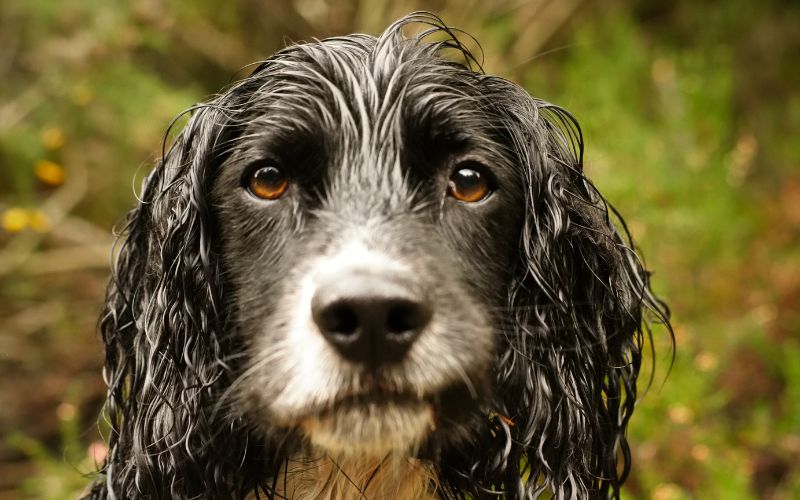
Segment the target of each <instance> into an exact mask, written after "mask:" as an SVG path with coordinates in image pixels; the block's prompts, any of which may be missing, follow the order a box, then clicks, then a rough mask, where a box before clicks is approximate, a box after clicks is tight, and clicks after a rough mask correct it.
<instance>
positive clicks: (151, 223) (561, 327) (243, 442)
mask: <svg viewBox="0 0 800 500" xmlns="http://www.w3.org/2000/svg"><path fill="white" fill-rule="evenodd" d="M415 22H416V23H422V24H423V25H426V26H428V27H429V28H430V29H428V30H427V31H426V32H423V33H422V34H420V35H418V36H415V37H410V38H408V37H405V36H404V35H403V33H402V28H403V27H404V26H405V25H408V24H410V23H415ZM428 35H437V36H442V37H443V38H444V39H443V41H438V42H436V41H429V40H428V39H427V38H426V37H427V36H428ZM451 49H455V52H456V53H457V54H460V55H461V56H463V57H464V58H466V60H467V61H473V62H474V58H473V57H472V55H471V54H470V53H469V52H468V51H467V50H466V49H464V47H463V46H462V45H461V44H460V42H458V40H457V39H456V37H455V36H454V35H453V32H452V30H450V29H449V28H448V27H447V26H445V25H444V24H443V23H442V22H441V20H439V19H438V18H436V17H435V16H432V15H430V14H424V13H417V14H413V15H410V16H408V17H406V18H403V19H401V20H399V21H397V22H396V23H395V24H393V25H392V26H390V27H389V28H387V30H386V31H385V32H384V33H383V34H381V35H379V36H377V37H371V36H366V35H351V36H346V37H339V38H332V39H328V40H323V41H319V42H313V43H309V44H303V45H295V46H292V47H289V48H287V49H285V50H283V51H281V52H279V53H277V54H276V55H274V56H272V57H270V58H269V59H268V60H266V61H265V62H263V63H262V64H261V65H260V66H258V67H257V68H256V69H255V70H254V72H253V73H252V74H251V75H250V76H249V77H247V78H245V79H243V80H242V81H240V82H238V83H236V84H235V85H233V86H232V87H231V88H229V89H227V90H226V91H225V92H223V93H222V94H220V95H218V96H217V97H216V98H214V99H213V100H212V101H210V102H208V103H205V104H201V105H198V106H196V107H195V108H193V110H192V111H193V112H192V116H191V118H190V119H189V121H188V123H187V124H186V126H185V127H184V128H183V129H182V131H181V132H180V134H179V135H178V136H177V138H176V139H175V141H174V143H173V144H172V146H171V147H170V149H169V150H168V151H166V152H165V153H164V155H163V157H162V161H161V162H160V163H159V164H158V165H157V166H156V168H155V169H154V170H153V172H152V173H151V174H150V175H149V176H148V177H147V179H146V181H145V183H144V188H143V190H142V193H141V200H140V203H139V205H138V206H137V207H136V208H135V209H134V210H133V211H132V212H131V214H130V215H129V220H128V225H127V227H126V231H125V233H124V241H123V244H122V246H121V248H120V251H119V255H118V258H117V261H116V264H115V269H114V275H113V278H112V281H111V283H110V285H109V291H108V296H107V299H106V304H105V308H104V311H103V316H102V317H101V321H100V328H101V331H102V335H103V341H104V343H105V345H106V363H105V372H104V374H105V376H106V381H107V383H108V385H109V397H108V401H107V407H106V410H107V420H108V422H109V425H110V427H111V432H110V435H109V455H108V457H109V458H108V459H107V461H106V463H105V464H104V467H103V471H102V472H103V474H104V480H103V481H102V482H98V483H97V484H96V485H95V486H94V489H93V495H94V496H95V497H97V498H107V497H109V496H113V495H116V497H117V498H133V497H141V496H145V497H152V498H170V497H173V498H186V497H190V498H192V497H210V498H231V497H233V498H241V497H246V496H247V495H249V494H252V493H253V492H263V493H266V494H267V496H269V497H274V496H275V495H282V494H283V493H282V492H285V491H288V490H287V489H286V488H285V487H284V488H281V487H280V486H279V485H278V484H277V483H278V481H279V478H281V477H283V478H284V483H285V482H286V477H287V476H288V475H289V474H290V471H291V470H296V469H294V468H292V467H290V466H289V463H290V461H291V460H292V457H297V456H300V457H315V456H323V457H324V456H327V457H329V458H331V459H332V460H336V461H338V460H339V459H341V458H346V459H348V460H345V462H347V461H349V463H354V462H358V461H359V460H362V459H366V461H367V462H368V463H371V464H372V465H370V466H371V467H372V466H374V464H375V463H376V461H377V462H379V463H382V462H381V457H384V456H386V455H392V457H396V456H400V457H402V458H401V462H403V461H405V462H403V463H406V465H407V462H408V459H409V457H411V458H412V459H413V460H416V462H415V463H422V464H423V468H424V469H425V470H426V471H427V473H430V475H432V476H435V479H434V480H433V481H432V482H433V483H435V484H436V485H438V490H437V491H438V492H439V493H441V496H445V497H455V498H463V497H465V496H471V497H472V498H483V497H485V496H486V495H487V494H490V493H491V494H503V495H505V496H506V497H508V498H531V497H538V496H539V495H541V494H542V493H543V492H545V491H549V492H551V493H552V494H553V496H554V497H556V498H587V497H607V496H618V495H619V490H620V486H621V484H622V483H623V482H624V480H625V478H626V476H627V474H628V471H629V467H630V464H631V461H630V452H629V449H628V445H627V439H626V435H625V430H626V426H627V423H628V419H629V418H630V416H631V414H632V412H633V409H634V404H635V401H636V394H637V388H636V383H637V378H638V375H639V369H640V364H641V357H642V349H643V346H644V345H645V343H646V342H647V341H648V339H649V338H650V329H649V324H650V322H651V320H653V319H655V320H657V321H660V322H662V323H663V324H664V325H665V326H666V328H667V330H668V331H669V332H670V333H671V330H670V327H669V322H668V313H669V311H668V310H667V308H666V307H665V306H664V305H663V304H662V303H661V302H660V301H659V300H658V299H657V298H656V297H655V296H654V295H653V294H652V292H651V291H650V287H649V274H648V272H647V271H646V270H645V269H644V268H643V267H642V265H641V263H640V262H639V260H638V258H637V255H636V253H635V251H634V247H633V242H632V240H631V239H630V236H629V235H628V234H627V232H626V231H625V230H624V227H625V226H624V223H623V224H621V227H622V230H621V231H620V230H618V229H617V228H616V227H615V225H614V224H613V223H612V221H611V216H610V214H611V215H614V214H616V212H615V211H614V210H613V209H610V207H609V205H608V204H607V203H606V201H605V199H604V198H603V197H602V196H601V194H600V193H599V192H598V191H597V190H596V189H595V188H594V186H593V185H592V183H591V182H590V181H589V180H588V179H587V178H586V177H585V176H584V174H583V170H582V167H583V165H582V161H583V158H582V156H583V141H582V137H581V132H580V128H579V127H578V124H577V122H576V121H575V119H574V118H572V116H571V115H569V113H567V112H566V111H564V110H562V109H561V108H558V107H556V106H554V105H552V104H549V103H546V102H544V101H541V100H539V99H535V98H533V97H531V96H530V95H528V94H527V92H525V91H524V90H523V89H521V88H520V87H518V86H517V85H515V84H513V83H511V82H509V81H507V80H504V79H502V78H498V77H494V76H490V75H486V74H484V73H482V72H479V71H474V70H473V69H472V68H471V67H469V66H470V65H469V64H467V65H466V66H464V65H461V64H457V63H455V62H452V61H451V60H450V59H447V58H446V57H444V56H443V53H444V52H447V51H448V50H451ZM353 457H355V459H354V458H353ZM394 463H396V462H394ZM303 467H305V464H303ZM301 468H302V467H301ZM362 472H364V470H362ZM373 472H375V471H369V470H367V472H366V474H365V476H364V480H365V481H366V483H369V481H371V478H373V477H374V474H373ZM427 473H426V474H427ZM377 475H378V476H381V474H377ZM389 476H391V477H394V478H395V479H397V478H399V479H397V481H395V484H402V483H403V482H404V481H405V479H404V477H405V476H403V475H402V474H399V475H398V474H388V475H387V476H386V477H389ZM418 477H422V481H421V482H420V483H418V484H417V486H419V488H417V489H414V488H412V490H413V491H417V492H418V491H429V490H430V488H428V485H427V481H428V479H426V477H427V476H426V475H425V474H423V475H421V476H418ZM348 479H349V476H348ZM300 482H302V481H300ZM331 484H338V483H331ZM420 485H421V486H420ZM284 486H285V485H284ZM381 487H382V486H381ZM333 488H334V489H336V488H338V486H335V487H333ZM376 488H378V490H380V488H379V487H378V486H376ZM415 488H416V487H415ZM315 491H316V490H315ZM376 491H377V490H376ZM408 491H411V490H408ZM362 493H363V492H362ZM407 496H411V497H418V496H419V495H417V494H416V493H414V494H409V495H407Z"/></svg>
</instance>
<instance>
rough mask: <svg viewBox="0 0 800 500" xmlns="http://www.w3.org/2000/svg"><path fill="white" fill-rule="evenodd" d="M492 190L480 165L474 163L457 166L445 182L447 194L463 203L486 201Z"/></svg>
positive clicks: (488, 177) (489, 181)
mask: <svg viewBox="0 0 800 500" xmlns="http://www.w3.org/2000/svg"><path fill="white" fill-rule="evenodd" d="M493 188H494V186H493V183H492V179H491V177H490V176H489V174H487V173H486V170H485V169H484V168H483V166H482V165H480V164H477V163H475V162H464V163H463V164H461V165H458V166H457V167H456V169H455V170H454V171H453V173H452V174H451V175H450V180H449V181H448V182H447V193H448V194H449V195H450V196H452V197H453V198H455V199H457V200H458V201H462V202H465V203H475V202H477V201H481V200H484V199H486V198H487V197H488V196H489V195H490V194H492V191H493Z"/></svg>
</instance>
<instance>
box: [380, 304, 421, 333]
mask: <svg viewBox="0 0 800 500" xmlns="http://www.w3.org/2000/svg"><path fill="white" fill-rule="evenodd" d="M430 316H431V315H430V311H429V310H428V308H426V307H425V306H423V305H421V304H418V303H416V302H399V303H396V304H393V305H392V306H391V307H390V308H389V310H388V311H387V314H386V330H387V333H388V334H390V335H402V334H407V333H409V332H413V331H415V330H419V329H421V328H422V327H423V326H425V325H426V324H427V323H428V320H429V319H430Z"/></svg>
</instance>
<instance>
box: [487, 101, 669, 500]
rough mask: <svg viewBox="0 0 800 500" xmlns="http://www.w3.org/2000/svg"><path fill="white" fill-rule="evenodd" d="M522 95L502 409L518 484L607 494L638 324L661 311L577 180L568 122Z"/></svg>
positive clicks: (616, 478)
mask: <svg viewBox="0 0 800 500" xmlns="http://www.w3.org/2000/svg"><path fill="white" fill-rule="evenodd" d="M528 102H529V103H530V104H529V106H530V108H529V109H528V110H527V113H526V115H527V116H530V117H531V120H532V121H531V122H528V123H523V127H522V129H521V132H522V134H521V136H522V137H525V136H527V137H528V142H527V143H528V144H529V147H528V148H527V150H526V151H521V152H520V154H521V157H522V158H523V163H524V166H525V174H526V175H525V180H524V184H525V186H526V205H527V206H526V217H525V223H524V227H523V229H522V238H521V244H520V258H521V261H520V266H519V269H518V274H517V279H516V282H515V283H514V286H513V288H512V290H511V300H510V306H511V310H512V311H513V313H514V317H515V323H516V325H517V328H516V332H514V335H512V336H509V337H508V338H509V342H508V344H507V346H506V352H505V353H504V354H503V357H504V359H505V362H506V363H510V366H512V367H513V369H511V370H509V372H507V374H504V375H505V376H504V377H503V376H501V378H504V380H501V381H500V382H501V384H502V385H501V386H503V387H505V388H506V389H505V390H504V401H503V403H504V407H505V408H503V409H504V410H505V411H508V412H509V416H510V418H511V420H512V421H513V422H514V423H515V425H514V427H512V428H511V429H510V434H511V438H512V440H513V442H514V443H517V444H516V445H515V446H517V447H518V449H519V451H521V452H522V453H523V454H524V456H525V458H524V460H525V462H526V465H525V467H526V468H528V469H529V470H528V471H527V472H528V474H529V475H528V481H527V483H528V484H527V485H525V486H526V488H527V489H528V490H529V491H530V490H531V489H533V488H535V487H536V485H537V484H542V483H543V484H546V485H547V486H548V489H550V490H551V491H553V492H554V493H555V494H556V496H557V497H559V498H561V497H564V498H570V497H573V495H577V497H578V498H586V497H587V496H591V497H595V496H601V497H609V496H614V497H618V496H619V489H620V486H621V484H622V483H623V482H624V481H625V479H626V477H627V475H628V472H629V470H630V465H631V460H630V450H629V447H628V444H627V440H626V436H625V431H626V427H627V424H628V420H629V419H630V417H631V414H632V412H633V409H634V405H635V402H636V380H637V377H638V375H639V368H640V366H641V358H642V349H643V346H644V343H645V342H646V341H650V340H651V336H650V330H649V321H650V320H651V319H653V318H656V319H657V320H659V321H661V322H663V323H664V324H666V325H667V327H668V329H669V321H668V317H669V311H668V309H667V308H666V307H665V306H664V305H663V304H662V303H661V302H660V301H659V300H658V299H656V298H655V296H654V295H653V293H652V292H651V290H650V286H649V274H648V273H647V271H646V270H645V269H644V268H643V266H642V264H641V262H640V260H639V258H638V257H637V255H636V253H635V251H634V246H633V242H632V240H631V238H630V235H629V234H628V233H627V229H626V228H625V225H624V222H622V219H621V218H620V219H619V223H620V226H621V230H620V229H618V228H617V227H616V226H615V225H614V224H613V223H612V221H611V218H610V216H609V205H608V203H607V202H606V201H605V200H604V198H603V197H602V196H601V195H600V193H599V192H598V191H597V189H596V188H595V187H594V186H593V185H592V183H591V182H590V181H589V180H588V179H587V178H586V177H584V174H583V165H582V163H583V139H582V137H581V131H580V128H579V126H578V123H577V121H575V119H574V118H573V117H572V116H571V115H570V114H569V113H567V112H565V111H564V110H562V109H561V108H558V107H556V106H553V105H550V104H547V103H545V102H542V101H538V100H534V99H530V98H528ZM522 137H519V136H518V138H520V139H521V138H522ZM517 144H523V143H522V142H517ZM612 213H615V212H614V211H613V209H612ZM670 334H671V330H670Z"/></svg>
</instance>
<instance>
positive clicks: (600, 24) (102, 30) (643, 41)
mask: <svg viewBox="0 0 800 500" xmlns="http://www.w3.org/2000/svg"><path fill="white" fill-rule="evenodd" d="M419 8H425V9H427V10H432V11H434V12H436V13H438V14H440V15H441V16H442V17H443V18H444V19H445V20H446V21H447V22H448V23H450V24H451V25H455V26H457V27H460V28H463V29H465V30H466V31H467V32H469V33H471V34H473V35H475V36H476V37H477V38H478V40H480V42H481V44H482V47H483V52H484V53H485V68H486V69H487V71H489V72H492V73H497V74H500V75H503V76H506V77H508V78H511V79H513V80H515V81H517V82H519V83H521V84H523V85H524V86H525V87H526V88H527V89H528V90H529V91H530V92H531V93H533V94H534V95H537V96H539V97H542V98H544V99H546V100H549V101H552V102H555V103H558V104H560V105H563V106H565V107H566V108H567V109H569V110H571V111H572V112H573V113H574V114H575V115H576V116H577V118H578V119H579V121H580V122H581V124H582V126H583V130H584V133H585V138H586V142H587V171H588V173H589V175H590V176H591V177H592V178H593V179H594V180H595V182H596V184H597V185H598V186H599V188H600V190H601V191H602V192H603V193H605V195H606V196H607V197H608V198H609V199H610V200H611V201H612V202H613V203H614V204H615V205H616V206H617V208H618V209H619V210H620V211H621V212H622V213H623V214H624V215H625V217H626V219H627V221H628V223H629V225H630V228H631V230H632V232H633V234H634V236H635V237H636V239H637V241H638V243H639V246H640V247H641V250H642V252H643V253H644V255H645V257H646V261H647V263H648V266H649V267H650V268H652V269H654V271H655V274H654V276H653V282H654V286H655V288H656V290H657V291H658V292H659V293H660V294H661V295H662V296H663V297H664V298H665V299H666V300H667V301H668V303H669V304H670V306H671V308H672V310H673V313H674V325H675V334H676V341H677V352H676V355H675V358H674V363H673V362H672V352H671V346H670V343H669V341H668V340H667V336H666V334H665V332H663V331H656V338H655V346H656V352H655V357H654V359H655V366H653V364H652V363H649V364H648V366H646V367H645V370H650V369H654V376H653V382H652V384H651V386H650V390H649V391H648V393H647V394H646V395H645V396H644V397H643V399H642V401H641V402H640V404H639V408H638V410H637V414H636V415H635V416H634V419H633V423H632V428H631V429H630V434H631V438H632V442H633V443H634V444H633V454H634V456H635V458H634V465H635V467H634V470H633V474H632V476H631V478H630V480H629V481H628V483H627V486H626V488H625V490H624V497H625V498H653V499H658V500H666V499H681V498H725V499H727V498H731V499H738V498H776V499H777V498H800V307H798V306H800V245H798V241H799V240H800V168H799V167H800V140H798V133H800V5H798V3H797V2H789V1H785V2H781V1H777V0H772V1H762V2H754V1H750V0H730V1H724V2H696V1H693V0H679V1H675V2H669V1H663V0H658V1H644V0H632V1H628V2H625V1H617V0H599V1H581V0H552V1H550V0H533V1H496V2H488V1H478V0H437V1H428V2H421V1H394V2H390V1H386V0H379V1H366V0H362V1H357V0H353V1H344V0H269V1H268V0H229V1H226V2H220V1H218V0H197V1H177V0H131V1H122V0H119V1H112V0H107V1H103V2H98V1H96V0H69V1H67V0H65V1H50V0H4V1H3V2H1V3H0V226H1V227H0V499H9V498H28V497H30V498H71V497H75V496H76V495H77V493H78V492H79V491H80V490H81V488H82V487H83V486H84V485H85V483H86V481H87V480H86V478H85V476H84V475H85V474H86V473H88V472H90V471H91V470H92V468H93V466H92V463H93V460H94V459H96V458H99V457H102V455H103V453H104V447H103V445H102V441H101V439H100V432H101V430H102V424H100V425H98V421H97V415H98V412H99V409H100V407H101V404H102V399H103V396H104V390H103V383H102V379H101V376H100V366H101V345H100V342H99V340H98V338H97V334H96V330H95V324H96V318H97V315H98V311H99V307H100V303H101V300H102V296H103V292H104V287H105V282H106V279H107V276H108V272H109V269H108V264H109V256H110V248H111V243H112V239H113V238H112V228H113V227H114V226H115V224H117V225H118V224H119V222H120V221H121V220H122V217H123V214H124V212H125V211H126V210H127V209H128V208H129V207H131V206H132V204H133V203H134V201H135V198H134V192H135V189H136V186H138V183H139V182H140V180H141V177H142V176H143V175H144V173H146V172H147V170H148V169H149V168H150V165H151V164H152V162H153V158H154V156H155V152H156V151H159V150H160V146H161V141H162V137H163V134H164V132H165V129H166V127H167V125H168V124H169V122H170V120H171V119H172V117H173V116H175V115H176V114H178V113H179V112H180V111H181V110H183V109H184V108H186V107H188V106H189V105H191V104H192V103H194V102H197V101H199V100H202V99H204V97H206V96H208V95H210V94H211V93H213V92H215V91H217V90H218V89H220V88H221V87H223V86H224V85H226V84H228V83H229V82H230V81H231V79H232V78H236V75H240V76H241V75H243V74H244V73H243V72H242V71H240V68H242V67H243V66H245V65H247V64H248V63H250V62H253V61H256V60H259V59H263V58H264V57H266V56H267V55H269V54H270V53H272V52H273V51H274V50H276V49H278V48H279V47H282V46H283V45H284V44H286V43H291V42H293V41H302V40H308V39H310V38H312V37H325V36H330V35H335V34H342V33H349V32H353V31H362V32H367V33H376V32H378V31H380V30H381V29H382V28H383V27H385V26H386V25H387V24H388V22H390V21H391V20H392V19H394V18H396V17H398V16H400V15H402V14H404V13H407V12H410V11H412V10H416V9H419Z"/></svg>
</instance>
